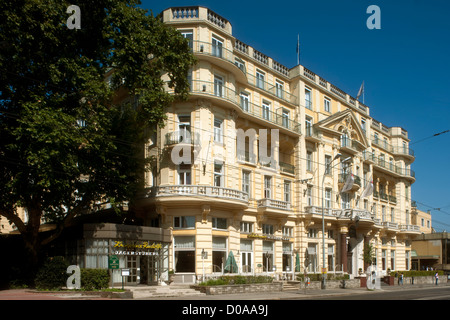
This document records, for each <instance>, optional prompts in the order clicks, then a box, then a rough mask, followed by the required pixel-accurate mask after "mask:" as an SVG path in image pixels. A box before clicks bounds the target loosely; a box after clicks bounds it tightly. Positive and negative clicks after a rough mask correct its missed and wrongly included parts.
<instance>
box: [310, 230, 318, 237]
mask: <svg viewBox="0 0 450 320" xmlns="http://www.w3.org/2000/svg"><path fill="white" fill-rule="evenodd" d="M308 238H317V229H314V228H309V229H308Z"/></svg>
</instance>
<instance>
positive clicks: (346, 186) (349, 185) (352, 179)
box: [341, 173, 355, 193]
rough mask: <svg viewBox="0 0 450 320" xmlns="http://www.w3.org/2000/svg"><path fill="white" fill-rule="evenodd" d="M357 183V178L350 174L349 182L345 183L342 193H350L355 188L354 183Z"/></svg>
mask: <svg viewBox="0 0 450 320" xmlns="http://www.w3.org/2000/svg"><path fill="white" fill-rule="evenodd" d="M354 182H355V177H354V176H353V173H350V174H349V175H348V177H347V180H346V181H345V184H344V187H343V188H342V190H341V193H342V192H347V191H350V190H351V189H352V187H353V183H354Z"/></svg>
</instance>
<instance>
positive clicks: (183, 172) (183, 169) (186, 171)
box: [178, 164, 191, 185]
mask: <svg viewBox="0 0 450 320" xmlns="http://www.w3.org/2000/svg"><path fill="white" fill-rule="evenodd" d="M178 184H181V185H190V184H191V165H189V164H180V165H179V166H178Z"/></svg>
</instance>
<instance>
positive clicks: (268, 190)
mask: <svg viewBox="0 0 450 320" xmlns="http://www.w3.org/2000/svg"><path fill="white" fill-rule="evenodd" d="M264 198H265V199H271V198H272V176H264Z"/></svg>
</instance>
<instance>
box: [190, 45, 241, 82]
mask: <svg viewBox="0 0 450 320" xmlns="http://www.w3.org/2000/svg"><path fill="white" fill-rule="evenodd" d="M190 47H191V48H192V50H193V52H194V54H195V55H196V56H197V57H199V58H201V59H202V60H205V61H209V62H212V63H214V64H215V65H217V66H219V67H221V68H223V69H226V70H229V71H230V72H232V73H233V75H234V76H235V77H236V80H237V81H238V82H241V83H247V71H246V68H245V65H244V63H242V62H241V60H240V59H239V58H238V57H237V56H236V55H235V54H234V52H233V51H232V50H228V49H226V48H224V47H223V46H222V45H219V44H213V43H210V42H204V41H192V40H191V41H190Z"/></svg>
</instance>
